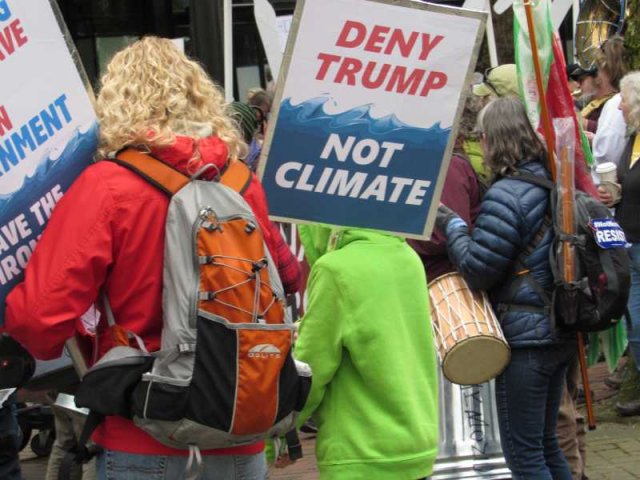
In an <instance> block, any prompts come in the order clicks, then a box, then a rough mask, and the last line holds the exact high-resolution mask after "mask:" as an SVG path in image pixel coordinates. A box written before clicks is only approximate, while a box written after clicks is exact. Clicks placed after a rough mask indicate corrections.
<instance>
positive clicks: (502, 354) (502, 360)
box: [441, 335, 511, 385]
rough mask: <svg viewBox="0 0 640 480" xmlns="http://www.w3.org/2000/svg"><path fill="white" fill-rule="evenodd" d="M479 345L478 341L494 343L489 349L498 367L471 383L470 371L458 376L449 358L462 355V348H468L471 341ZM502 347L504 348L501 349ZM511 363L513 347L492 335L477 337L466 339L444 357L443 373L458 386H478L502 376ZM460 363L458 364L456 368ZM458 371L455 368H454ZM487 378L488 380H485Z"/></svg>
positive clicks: (466, 370) (488, 370)
mask: <svg viewBox="0 0 640 480" xmlns="http://www.w3.org/2000/svg"><path fill="white" fill-rule="evenodd" d="M472 340H473V341H474V342H475V343H477V341H478V340H482V341H483V342H485V343H493V344H495V345H492V346H491V348H489V350H488V351H489V352H490V353H491V354H492V356H493V357H494V359H495V357H498V358H497V360H498V361H497V362H496V367H495V368H492V369H487V373H486V374H485V375H484V376H483V377H478V378H477V379H476V378H475V377H473V378H472V380H473V381H469V378H468V369H464V373H463V374H456V373H455V372H451V368H452V367H451V360H450V361H449V362H447V358H451V355H452V354H453V353H454V352H457V353H458V354H459V353H460V349H461V348H462V347H466V346H468V344H469V343H470V342H471V341H472ZM500 347H502V348H500ZM509 362H511V347H509V344H508V343H507V342H505V341H504V340H502V339H500V338H496V337H494V336H491V335H476V336H474V337H469V338H465V339H463V340H460V341H459V342H457V343H456V344H455V345H454V346H453V347H452V348H451V349H450V350H448V351H447V352H446V353H445V354H444V357H443V358H442V362H441V363H442V373H443V374H444V376H445V377H446V378H447V380H449V381H450V382H451V383H456V384H458V385H476V384H480V383H485V382H488V381H489V380H491V379H493V378H495V377H497V376H498V375H500V374H501V373H502V372H503V371H504V369H505V368H507V365H509ZM458 363H459V362H456V366H457V364H458ZM453 368H454V369H456V368H455V367H453ZM456 370H457V369H456ZM485 377H486V378H485Z"/></svg>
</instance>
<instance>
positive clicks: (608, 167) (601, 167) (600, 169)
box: [596, 162, 618, 173]
mask: <svg viewBox="0 0 640 480" xmlns="http://www.w3.org/2000/svg"><path fill="white" fill-rule="evenodd" d="M617 168H618V167H617V165H616V164H615V163H613V162H604V163H600V164H598V166H596V173H607V172H612V171H614V170H615V169H617Z"/></svg>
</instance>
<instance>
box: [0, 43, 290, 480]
mask: <svg viewBox="0 0 640 480" xmlns="http://www.w3.org/2000/svg"><path fill="white" fill-rule="evenodd" d="M97 113H98V118H99V121H100V145H99V152H98V153H99V155H100V157H101V158H104V157H106V156H107V155H110V154H112V153H113V152H117V151H119V150H121V149H122V148H124V147H135V148H138V149H141V150H144V151H147V152H151V153H152V154H153V155H154V156H155V157H156V158H158V159H160V160H162V161H163V162H165V163H167V164H169V165H171V166H172V167H174V168H176V169H177V170H179V171H181V172H182V173H184V174H188V175H189V174H192V173H194V172H195V171H197V170H198V169H199V168H200V167H201V166H202V165H204V164H215V165H216V166H217V167H218V169H222V167H223V166H224V165H225V164H226V163H227V162H228V161H237V158H238V157H241V156H242V155H243V154H244V153H245V151H246V145H245V144H244V143H242V140H241V138H240V135H239V133H238V132H237V131H236V129H235V127H234V126H233V123H232V121H231V120H230V119H229V118H228V117H227V115H226V112H225V106H224V98H223V95H222V93H221V91H220V90H219V89H218V88H217V87H216V86H215V85H214V84H213V83H212V82H211V80H210V79H209V78H208V77H207V75H206V73H205V72H204V70H203V69H202V68H201V67H200V66H199V65H198V64H197V63H195V62H193V61H191V60H189V59H188V58H187V57H186V56H185V55H184V54H182V53H181V52H180V51H179V50H178V49H177V48H176V47H174V46H173V44H172V43H171V42H170V41H169V40H166V39H160V38H154V37H148V38H144V39H142V40H140V41H138V42H136V43H134V44H133V45H131V46H130V47H128V48H126V49H125V50H123V51H121V52H119V53H118V54H116V55H115V56H114V58H113V60H112V61H111V63H110V64H109V66H108V71H107V74H106V75H105V76H104V77H103V79H102V88H101V91H100V94H99V95H98V99H97ZM212 170H213V169H212ZM243 195H244V198H245V200H246V201H247V202H248V203H249V205H250V206H251V208H252V210H253V211H254V214H255V215H256V218H257V219H258V222H259V223H260V224H261V227H262V231H263V232H264V236H265V240H266V242H267V245H268V247H269V250H270V252H271V254H272V257H273V258H274V259H275V261H276V262H277V263H278V266H279V267H280V268H279V271H280V274H281V276H282V277H283V278H282V280H283V284H284V285H285V289H287V290H289V291H292V290H295V289H297V287H298V286H299V284H300V271H299V267H298V264H297V262H296V261H295V259H294V258H293V256H292V255H291V253H290V251H289V250H288V248H287V246H286V244H284V241H283V240H282V237H281V236H280V234H279V231H278V230H277V229H276V228H275V226H274V225H273V224H272V223H271V222H270V221H269V219H268V217H267V205H266V200H265V196H264V192H263V190H262V187H261V185H260V183H259V182H258V181H257V179H256V178H255V177H254V178H253V181H252V183H251V184H250V186H249V188H248V189H247V190H246V192H245V193H244V194H243ZM168 204H169V199H168V197H167V196H166V195H165V194H163V193H161V192H160V191H159V190H158V189H156V188H155V187H153V186H152V185H150V184H149V183H147V182H146V181H145V180H143V179H142V178H140V177H139V176H138V175H137V174H135V173H133V172H131V171H129V170H127V169H126V168H123V167H121V166H119V165H117V164H115V163H113V162H109V161H99V162H97V163H95V164H94V165H91V166H90V167H88V168H87V169H86V170H85V171H84V172H83V173H82V174H81V175H80V177H78V179H77V180H76V181H75V182H74V184H73V185H72V186H71V188H70V189H69V191H68V192H67V193H66V194H65V195H64V197H63V198H62V200H61V201H60V203H59V204H58V205H57V207H56V209H55V211H54V213H53V215H52V217H51V219H50V222H49V225H48V227H47V229H46V231H45V232H44V234H43V236H42V238H41V240H40V242H39V244H38V246H37V248H36V250H35V252H34V254H33V256H32V257H31V260H30V262H29V265H28V266H27V269H26V272H25V281H24V282H23V283H22V284H20V285H18V286H17V287H16V288H15V289H14V290H13V291H12V292H11V294H10V295H9V297H8V298H7V303H6V328H7V331H8V332H9V333H10V334H11V335H12V336H13V337H14V338H15V339H17V340H18V341H19V342H21V343H22V344H23V345H25V346H26V347H27V348H28V350H30V351H31V352H32V353H33V354H34V355H35V356H36V357H38V358H42V359H50V358H56V357H58V356H59V355H60V353H61V351H62V348H63V345H64V342H65V340H66V339H68V338H70V337H72V336H73V335H75V334H77V333H82V332H83V330H84V329H83V327H82V324H81V322H80V321H79V318H80V316H81V315H82V314H83V313H84V312H85V311H86V310H87V309H88V308H89V306H90V305H91V304H92V303H94V302H95V301H96V299H97V298H98V292H99V291H100V290H101V289H104V290H105V291H106V293H107V296H108V298H109V301H110V304H111V307H112V309H113V313H114V316H115V318H116V319H117V321H118V324H119V325H120V326H122V327H123V328H124V329H126V330H130V331H132V332H134V333H136V334H137V335H138V336H140V337H141V338H142V339H143V340H144V343H145V344H146V347H147V348H148V349H149V351H155V350H158V349H159V348H160V332H161V329H162V300H161V296H162V271H163V262H162V258H163V255H164V229H165V219H166V215H167V208H168ZM105 331H106V322H101V323H100V324H99V326H98V332H97V335H96V337H97V342H96V343H97V350H98V352H97V355H98V356H101V355H103V354H104V353H105V352H106V351H107V350H108V349H109V348H110V347H111V342H110V341H109V338H108V335H106V334H105ZM93 439H94V441H95V442H96V443H97V444H98V445H100V446H102V447H104V449H105V452H104V454H102V455H101V456H100V457H99V458H98V478H127V479H137V478H145V479H146V478H149V476H150V475H153V474H163V475H164V476H162V477H161V478H180V477H181V475H182V472H183V470H184V467H185V463H186V458H185V453H188V452H185V451H183V450H174V449H171V448H168V447H166V446H164V445H162V444H160V443H158V442H157V441H155V440H154V439H153V438H152V437H150V436H149V435H147V434H146V433H145V432H143V431H142V430H140V429H138V428H137V427H135V426H134V425H133V423H132V422H131V421H129V420H127V419H124V418H120V417H115V416H114V417H107V419H106V420H105V421H104V422H103V424H102V425H101V426H100V427H99V428H98V430H96V433H95V434H94V437H93ZM262 450H263V443H262V442H258V443H256V444H253V445H249V446H243V447H238V448H229V449H224V450H212V451H206V452H203V454H204V456H205V458H204V466H205V472H208V473H206V474H205V475H206V478H213V477H212V475H214V474H215V478H224V479H234V478H250V479H262V478H264V477H265V475H266V466H265V463H264V458H263V455H262ZM211 472H214V473H211ZM154 478H155V477H154Z"/></svg>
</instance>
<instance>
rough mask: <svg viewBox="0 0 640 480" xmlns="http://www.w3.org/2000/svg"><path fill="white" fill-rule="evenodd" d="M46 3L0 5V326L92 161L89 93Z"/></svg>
mask: <svg viewBox="0 0 640 480" xmlns="http://www.w3.org/2000/svg"><path fill="white" fill-rule="evenodd" d="M58 18H59V16H57V15H56V12H55V11H54V7H52V4H50V2H49V0H29V1H28V2H25V1H24V0H0V300H1V301H2V302H1V303H0V305H2V306H3V308H0V326H1V325H2V324H3V323H4V299H5V297H6V296H7V294H8V293H9V292H10V291H11V289H12V288H13V287H14V286H15V285H16V284H17V283H18V282H19V281H20V280H21V279H22V275H23V270H24V268H25V266H26V264H27V262H28V260H29V257H30V256H31V253H32V252H33V249H34V248H35V245H36V243H37V241H38V238H39V237H40V235H41V234H42V231H43V230H44V227H45V226H46V224H47V221H48V219H49V217H50V216H51V213H52V211H53V208H54V207H55V205H56V203H57V202H58V201H59V200H60V198H61V197H62V195H63V194H64V192H65V191H66V190H67V189H68V188H69V186H70V185H71V183H72V182H73V180H74V179H75V178H76V177H77V176H78V174H79V173H80V172H81V171H82V169H83V168H84V167H85V166H86V165H87V164H88V163H89V162H90V161H91V159H92V157H93V154H94V152H95V148H96V142H97V123H96V117H95V112H94V110H93V107H92V105H91V100H90V97H89V95H90V94H89V92H88V91H87V87H86V84H85V82H83V77H82V75H81V73H80V71H79V69H78V67H77V66H76V64H75V63H74V60H73V57H72V55H71V52H70V51H69V47H68V42H67V39H66V37H65V35H64V33H63V29H62V28H61V27H60V23H59V20H58Z"/></svg>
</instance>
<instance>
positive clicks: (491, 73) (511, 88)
mask: <svg viewBox="0 0 640 480" xmlns="http://www.w3.org/2000/svg"><path fill="white" fill-rule="evenodd" d="M472 91H473V94H474V95H476V96H478V97H486V96H488V95H496V96H498V97H508V96H516V97H517V96H519V95H520V93H519V90H518V71H517V70H516V66H515V64H513V63H506V64H504V65H498V66H497V67H493V68H488V69H487V70H485V72H484V75H483V76H482V82H480V83H477V84H476V85H474V86H473V88H472Z"/></svg>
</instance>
